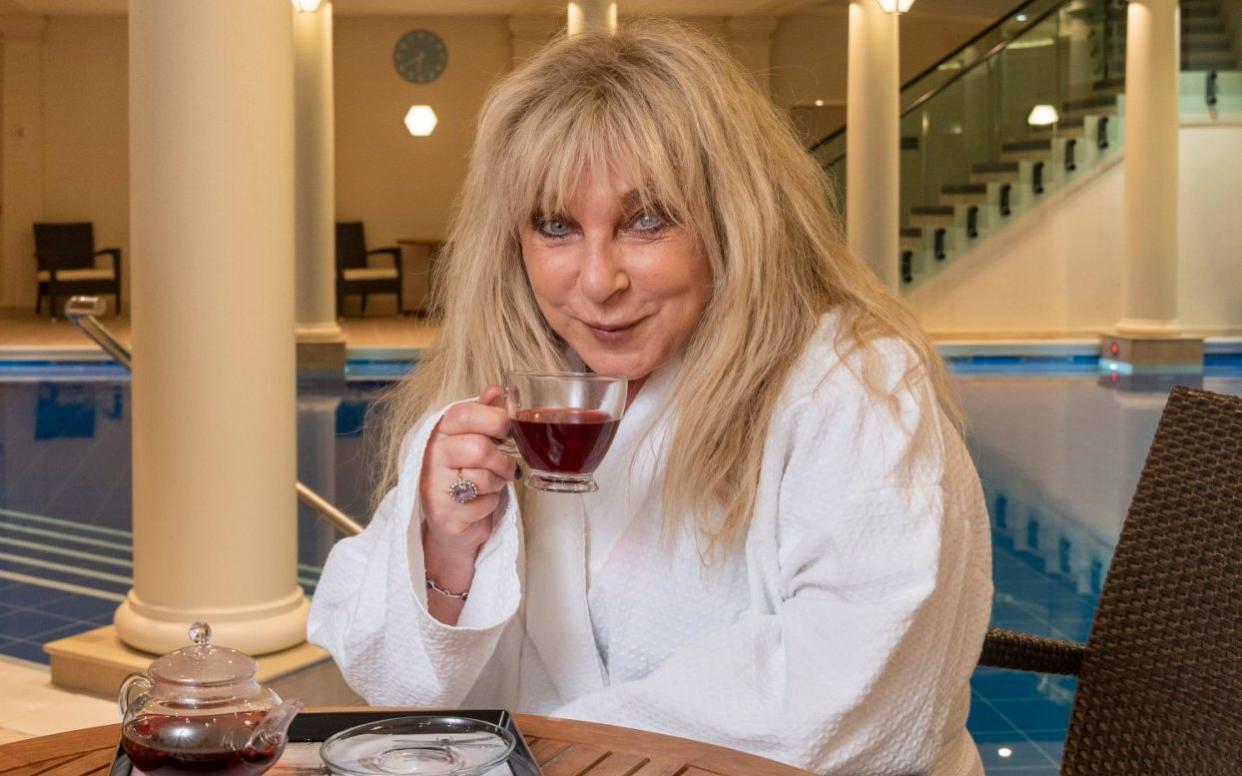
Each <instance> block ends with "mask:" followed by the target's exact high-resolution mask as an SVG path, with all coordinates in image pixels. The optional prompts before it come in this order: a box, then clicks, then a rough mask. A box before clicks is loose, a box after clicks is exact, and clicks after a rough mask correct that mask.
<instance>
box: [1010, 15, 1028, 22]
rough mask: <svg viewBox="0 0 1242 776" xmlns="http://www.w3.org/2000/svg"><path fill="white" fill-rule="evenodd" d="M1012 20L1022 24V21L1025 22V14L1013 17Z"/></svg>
mask: <svg viewBox="0 0 1242 776" xmlns="http://www.w3.org/2000/svg"><path fill="white" fill-rule="evenodd" d="M1013 18H1015V19H1017V20H1018V21H1020V22H1024V21H1026V14H1024V13H1020V14H1018V15H1017V16H1015V17H1013Z"/></svg>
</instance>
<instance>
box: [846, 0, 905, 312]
mask: <svg viewBox="0 0 1242 776" xmlns="http://www.w3.org/2000/svg"><path fill="white" fill-rule="evenodd" d="M897 57H898V50H897V16H896V15H895V14H889V13H885V12H884V10H883V9H881V8H880V5H879V3H877V2H876V0H853V1H852V2H851V3H850V18H849V65H848V73H847V86H846V106H845V120H846V126H847V127H848V128H849V131H848V132H846V135H845V165H846V184H845V192H846V193H845V214H846V220H845V231H846V237H847V238H848V240H849V247H850V250H851V251H852V252H853V253H854V255H855V256H858V257H859V258H861V259H862V260H863V261H866V262H867V263H868V264H870V265H871V267H872V269H874V270H875V273H876V275H878V276H879V277H880V279H881V280H882V281H884V283H885V284H886V285H888V286H889V287H890V288H897V285H898V272H897V271H898V266H897V265H898V261H899V258H898V255H897V252H898V247H899V244H900V243H899V239H898V230H899V229H900V221H899V214H898V208H899V207H900V198H899V195H898V186H899V185H900V181H899V176H898V170H899V162H900V158H899V154H900V152H901V149H900V115H899V111H898V93H899V90H900V88H901V83H900V81H899V76H898V70H897V61H898V59H897Z"/></svg>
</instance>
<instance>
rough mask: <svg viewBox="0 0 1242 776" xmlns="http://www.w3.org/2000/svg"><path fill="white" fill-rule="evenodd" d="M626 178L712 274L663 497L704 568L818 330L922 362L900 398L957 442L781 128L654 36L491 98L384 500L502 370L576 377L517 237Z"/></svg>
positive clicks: (678, 392) (670, 29)
mask: <svg viewBox="0 0 1242 776" xmlns="http://www.w3.org/2000/svg"><path fill="white" fill-rule="evenodd" d="M617 169H620V170H624V171H625V172H626V173H628V174H629V175H631V176H632V177H633V179H634V180H636V181H637V182H639V183H641V185H642V186H643V189H642V190H643V193H644V196H645V197H647V198H649V199H651V200H654V201H657V202H659V204H661V205H662V206H664V207H665V208H666V209H667V210H669V211H670V212H671V213H672V214H673V215H674V217H675V218H676V219H677V220H678V221H679V222H680V223H682V224H683V225H685V226H686V227H687V228H689V229H690V230H691V231H692V233H693V234H695V235H696V236H697V237H698V239H699V242H700V245H701V246H702V247H703V250H704V251H705V252H706V254H707V257H708V259H709V261H710V264H711V266H712V271H713V293H712V298H711V300H710V302H709V304H708V306H707V309H706V310H705V311H704V314H703V318H702V320H701V321H700V323H699V326H698V328H697V329H696V332H695V334H694V336H692V338H691V340H690V342H689V344H688V345H687V347H686V355H685V359H684V363H685V364H686V365H687V367H686V368H684V369H682V371H681V375H680V376H679V378H678V382H677V384H676V386H675V387H674V389H673V393H672V398H671V401H670V406H669V411H670V412H671V413H672V417H673V418H674V422H675V425H674V432H673V443H672V444H671V445H669V448H668V450H667V458H666V461H665V467H666V470H665V474H666V476H665V485H664V493H663V496H664V514H665V515H666V516H668V518H669V519H670V520H676V519H677V517H676V516H681V515H691V516H692V519H693V521H694V525H695V527H696V528H697V530H698V532H699V535H700V536H701V537H702V539H703V541H704V544H703V546H704V548H705V550H704V554H705V557H711V556H717V555H719V554H720V553H722V552H727V551H728V550H730V549H731V548H735V547H737V546H738V545H739V544H740V543H741V541H742V540H743V538H744V536H745V533H746V530H747V528H748V527H749V521H750V514H751V512H752V510H753V508H754V503H755V495H756V491H757V488H758V479H759V468H760V464H761V459H762V455H763V444H764V439H765V437H766V434H767V430H768V426H769V424H770V422H771V420H772V415H773V412H774V410H775V407H776V403H777V400H778V398H779V397H780V394H781V391H782V389H783V388H784V385H785V382H786V380H787V378H788V376H789V374H790V372H791V371H792V369H793V368H794V365H795V363H796V362H797V361H798V358H799V356H800V355H801V353H802V351H803V349H804V348H805V347H806V345H807V343H808V341H809V340H810V338H811V337H812V335H813V334H814V332H815V331H816V328H817V326H818V325H819V320H820V317H821V316H822V315H823V314H824V313H826V312H828V311H830V310H835V311H838V312H840V313H842V316H841V320H842V321H846V322H847V326H846V328H845V329H844V330H842V331H841V332H839V336H838V350H839V351H841V355H842V357H843V358H844V357H846V356H848V355H849V354H850V353H851V352H853V351H855V350H859V349H862V350H864V351H865V350H866V349H867V346H868V344H869V343H871V342H873V341H874V340H876V339H879V338H889V337H895V338H898V339H900V340H903V341H904V342H906V343H907V344H908V345H909V347H910V348H911V349H912V350H913V352H914V353H915V355H916V356H917V359H916V364H915V366H914V367H912V368H911V370H910V372H909V373H907V375H906V376H905V381H906V382H907V383H909V382H911V381H914V380H920V379H926V380H928V381H929V382H930V384H931V385H932V387H933V389H934V391H935V393H936V395H937V396H938V398H939V400H940V402H941V405H942V407H943V409H944V411H945V412H946V414H947V415H948V417H949V418H950V419H951V420H952V421H953V422H954V423H956V424H959V425H960V422H961V421H960V413H958V411H957V409H956V406H955V404H954V402H953V400H952V398H951V395H950V391H949V388H948V383H947V379H946V376H945V370H944V365H943V363H942V361H941V359H940V357H939V356H938V355H937V353H936V351H935V348H934V347H933V346H932V344H931V343H930V342H929V341H928V339H927V337H926V336H925V335H924V334H923V332H922V330H921V329H920V327H919V325H918V323H917V321H916V320H915V319H914V317H913V316H912V315H911V314H910V313H909V312H908V311H907V310H906V309H905V308H904V307H903V306H902V304H901V302H900V300H899V299H898V298H897V296H896V295H895V294H894V293H893V292H892V291H890V290H889V289H888V288H886V287H885V286H884V285H883V284H882V283H880V281H879V280H878V279H877V278H876V277H875V275H874V274H873V273H872V272H871V271H870V270H869V269H868V268H867V267H866V266H865V265H864V264H863V262H862V261H861V260H860V259H859V258H858V257H855V256H852V255H850V254H849V252H848V250H847V249H846V246H845V241H844V238H843V235H842V233H841V229H840V226H839V220H838V217H837V209H836V204H835V201H834V200H835V196H834V194H833V192H832V190H831V187H830V186H829V185H828V182H827V179H826V176H825V175H824V173H823V171H822V170H821V169H820V168H819V167H818V165H817V164H816V163H815V161H814V160H813V159H812V158H811V157H810V156H809V155H808V154H807V153H806V151H805V150H804V149H803V148H802V146H801V145H800V144H799V142H798V140H797V136H796V133H795V132H794V130H793V128H792V126H791V124H790V123H789V121H788V119H787V118H786V117H785V116H784V115H783V114H782V113H781V112H780V111H779V110H778V109H777V108H775V107H774V106H773V105H772V104H771V102H770V101H769V100H768V99H767V98H766V97H765V96H763V95H762V94H761V93H760V92H759V91H758V90H757V89H756V88H755V86H754V84H753V82H752V81H751V80H750V78H749V77H748V76H747V75H746V74H745V73H744V72H743V71H742V70H741V68H740V67H738V66H737V65H736V64H735V63H734V62H733V61H732V59H730V57H729V56H728V55H727V54H726V53H725V52H724V51H723V50H722V49H721V48H720V47H719V46H718V45H717V44H715V43H714V42H712V41H710V40H709V39H708V38H706V37H705V36H703V35H701V34H699V33H696V32H693V31H691V30H690V29H688V28H686V27H683V26H681V25H677V24H674V23H671V22H655V21H645V22H640V23H631V24H629V25H626V26H624V27H623V28H622V29H621V30H620V31H619V32H618V33H617V34H616V35H614V36H606V35H596V34H584V35H578V36H575V37H573V38H572V39H570V38H564V37H562V38H559V39H557V40H555V41H553V42H552V43H550V44H549V45H548V46H547V47H545V48H544V49H543V50H542V51H541V52H540V53H539V54H537V55H536V56H534V57H533V58H532V59H531V60H529V61H528V62H527V63H526V64H524V65H523V66H521V67H520V68H518V69H517V70H515V71H514V72H512V73H510V74H509V75H508V76H506V77H505V78H504V79H503V80H502V81H501V82H500V83H499V84H498V85H497V86H496V88H495V89H493V91H492V93H491V94H490V96H489V97H488V100H487V101H486V103H485V105H484V107H483V110H482V113H481V115H480V119H479V125H478V132H477V136H476V139H475V145H474V150H473V153H472V158H471V161H470V167H469V171H468V173H467V176H466V181H465V184H464V186H463V189H462V194H461V196H460V198H459V201H458V203H457V207H456V212H455V215H454V218H453V222H452V227H451V229H450V235H449V240H448V242H447V245H446V247H445V250H444V252H443V253H442V256H441V260H440V261H439V262H438V267H437V275H436V277H435V281H434V284H433V287H434V288H435V289H436V295H435V298H434V299H433V302H432V315H433V318H434V319H435V320H436V321H437V322H438V323H440V334H439V337H438V339H437V341H436V343H435V345H434V346H433V347H432V348H431V349H430V351H429V352H428V353H427V355H426V357H425V358H424V360H423V361H422V363H421V364H420V365H419V366H418V367H417V369H416V370H415V372H414V373H413V374H412V376H411V377H409V378H407V379H406V380H403V381H401V382H400V383H398V384H397V385H396V386H395V387H394V388H392V389H391V390H390V391H388V392H387V393H386V394H385V395H384V396H383V397H382V400H381V402H380V412H379V413H378V414H373V418H375V419H377V420H378V424H376V425H378V430H379V432H380V433H379V435H380V437H381V440H380V444H381V448H382V449H381V456H382V467H381V469H380V474H379V477H378V481H377V487H376V496H377V499H378V498H379V497H382V495H383V494H384V493H385V492H386V491H387V490H388V489H389V488H391V487H392V486H393V484H394V483H395V480H396V473H397V466H398V463H399V456H400V452H401V450H400V446H401V442H402V440H403V438H404V437H405V435H406V433H407V432H408V431H409V429H410V428H411V427H412V426H414V425H415V424H416V423H417V422H418V420H419V419H420V418H421V417H422V416H423V415H425V414H426V413H427V412H429V411H431V410H432V409H434V408H436V407H439V406H442V405H444V404H447V403H449V402H451V401H455V400H458V399H462V398H466V397H469V396H472V395H476V394H477V393H478V392H479V391H480V390H482V388H483V387H484V386H486V385H489V384H492V383H496V382H498V381H499V379H500V376H501V375H502V374H503V373H504V372H505V371H506V370H508V369H512V368H518V367H521V368H532V369H564V368H566V367H567V366H568V364H567V357H568V354H567V353H566V352H565V348H564V343H563V342H562V341H561V340H560V338H559V337H558V336H557V335H556V333H555V332H554V331H552V330H551V329H550V328H549V327H548V325H547V323H546V322H545V321H544V319H543V317H542V315H541V314H540V312H539V309H538V306H537V304H536V302H535V299H534V295H533V293H532V292H531V289H530V285H529V283H528V281H527V279H526V275H525V272H524V270H523V268H522V259H521V250H520V244H519V241H518V227H519V224H521V223H522V221H523V220H525V219H529V218H530V216H531V214H532V213H533V212H535V211H536V210H539V211H541V212H558V211H561V210H563V209H564V206H565V203H566V202H567V201H568V200H569V199H571V198H572V196H573V194H574V187H575V185H576V183H577V182H578V181H579V180H582V179H583V178H584V176H585V175H588V174H590V173H591V172H593V171H603V170H617ZM863 364H864V367H863V370H862V374H861V375H860V376H861V377H862V379H863V380H864V383H865V384H866V385H867V387H868V389H869V390H871V391H872V392H874V393H876V394H877V395H881V394H884V393H885V392H886V390H887V389H886V388H885V387H884V386H883V385H882V384H881V381H880V375H881V370H882V366H883V365H868V364H869V362H868V360H867V359H863ZM689 397H693V399H694V400H693V401H689V400H688V399H689ZM888 398H889V399H890V401H892V397H891V396H889V397H888ZM894 406H895V404H894ZM679 527H681V526H680V525H679V524H675V523H666V526H665V528H666V531H670V532H671V531H673V530H676V529H678V528H679Z"/></svg>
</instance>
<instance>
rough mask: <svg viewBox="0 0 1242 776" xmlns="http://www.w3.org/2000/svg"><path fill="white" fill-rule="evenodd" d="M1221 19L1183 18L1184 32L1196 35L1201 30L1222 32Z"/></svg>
mask: <svg viewBox="0 0 1242 776" xmlns="http://www.w3.org/2000/svg"><path fill="white" fill-rule="evenodd" d="M1220 29H1221V24H1220V19H1187V18H1185V17H1183V18H1182V34H1183V35H1194V34H1196V33H1200V32H1220Z"/></svg>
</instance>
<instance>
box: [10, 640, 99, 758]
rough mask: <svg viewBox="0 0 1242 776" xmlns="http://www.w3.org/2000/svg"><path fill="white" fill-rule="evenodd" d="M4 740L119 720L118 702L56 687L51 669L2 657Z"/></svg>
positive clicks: (17, 739)
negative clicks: (51, 680)
mask: <svg viewBox="0 0 1242 776" xmlns="http://www.w3.org/2000/svg"><path fill="white" fill-rule="evenodd" d="M0 698H3V702H0V744H5V743H8V742H10V741H19V740H21V739H23V738H29V737H31V736H45V735H48V734H50V733H59V732H60V731H62V730H74V729H77V728H84V727H92V726H95V725H107V724H110V723H112V722H116V721H117V710H116V704H115V703H113V702H111V701H104V700H100V699H98V698H92V697H90V696H87V695H78V694H76V693H70V692H65V691H64V690H61V689H58V688H56V687H53V686H52V685H51V683H50V682H49V680H48V673H47V669H45V668H42V667H38V666H32V665H29V664H26V663H22V662H20V661H17V660H12V659H8V658H4V657H0Z"/></svg>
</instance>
